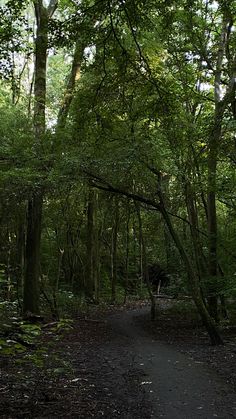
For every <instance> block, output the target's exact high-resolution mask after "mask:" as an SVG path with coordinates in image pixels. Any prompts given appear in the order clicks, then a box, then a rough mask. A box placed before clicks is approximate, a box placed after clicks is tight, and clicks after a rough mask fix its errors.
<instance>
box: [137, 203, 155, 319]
mask: <svg viewBox="0 0 236 419" xmlns="http://www.w3.org/2000/svg"><path fill="white" fill-rule="evenodd" d="M135 207H136V212H137V218H138V224H139V235H140V239H141V243H142V250H143V272H144V277H145V282H146V285H147V289H148V294H149V298H150V301H151V319H152V320H155V318H156V300H155V297H154V295H153V292H152V286H151V284H150V281H149V273H148V264H147V253H146V245H145V241H144V237H143V223H142V217H141V213H140V207H139V205H138V203H137V202H135Z"/></svg>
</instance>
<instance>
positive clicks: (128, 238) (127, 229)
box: [124, 202, 130, 302]
mask: <svg viewBox="0 0 236 419" xmlns="http://www.w3.org/2000/svg"><path fill="white" fill-rule="evenodd" d="M129 222H130V207H129V202H127V219H126V240H125V247H126V252H125V298H124V302H126V300H127V297H128V284H129V243H130V236H129Z"/></svg>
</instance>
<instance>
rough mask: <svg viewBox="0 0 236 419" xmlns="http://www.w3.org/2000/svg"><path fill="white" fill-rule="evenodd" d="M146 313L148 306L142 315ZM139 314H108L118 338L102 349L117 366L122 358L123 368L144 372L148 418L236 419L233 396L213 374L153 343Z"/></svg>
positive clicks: (163, 345) (143, 383) (163, 346)
mask: <svg viewBox="0 0 236 419" xmlns="http://www.w3.org/2000/svg"><path fill="white" fill-rule="evenodd" d="M146 311H147V309H146V308H144V309H142V310H141V313H142V314H143V315H145V313H146ZM137 316H140V310H137V311H130V312H127V311H126V312H123V313H119V314H115V315H112V316H110V318H109V320H108V323H109V325H110V326H111V328H112V329H113V332H114V336H115V337H114V339H113V341H112V342H111V343H109V344H108V345H106V347H105V348H104V351H105V352H106V356H107V359H110V360H111V359H112V358H113V359H114V354H115V353H117V354H116V356H115V358H116V366H117V357H119V355H120V364H122V363H123V364H126V367H127V365H129V366H130V370H131V371H132V369H133V370H135V368H137V369H139V370H141V372H142V375H141V377H142V378H141V379H140V380H141V382H140V383H139V385H140V386H143V387H144V388H145V394H146V395H145V398H146V399H147V398H148V399H149V400H150V404H151V406H152V409H151V413H149V414H150V416H149V414H148V412H147V416H143V417H144V419H146V418H147V417H152V418H167V419H195V418H202V419H210V418H215V417H218V418H221V419H229V418H236V399H235V395H234V394H232V392H231V390H230V389H229V388H228V386H227V384H226V383H224V382H223V381H222V380H221V379H220V378H219V377H218V375H217V374H216V373H215V372H214V370H212V369H210V368H208V367H204V366H203V365H202V364H201V363H199V362H194V361H193V360H192V359H190V358H189V357H188V356H187V355H184V354H182V353H180V352H179V351H178V350H177V349H175V348H173V347H172V346H170V345H168V344H163V343H160V342H158V341H157V340H155V339H154V338H153V337H152V336H150V334H149V333H148V332H146V331H145V330H143V328H142V326H141V325H140V324H139V323H138V321H137V319H136V317H137ZM222 362H224V360H222ZM118 369H119V366H118ZM117 385H118V386H119V382H118V383H117ZM126 417H130V416H128V415H127V416H126Z"/></svg>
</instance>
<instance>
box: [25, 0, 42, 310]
mask: <svg viewBox="0 0 236 419" xmlns="http://www.w3.org/2000/svg"><path fill="white" fill-rule="evenodd" d="M34 8H35V16H36V20H37V31H36V40H35V83H34V148H35V153H36V155H37V157H40V153H41V147H42V142H43V137H44V134H45V102H46V66H47V47H48V11H47V9H46V8H45V7H44V6H43V2H42V0H38V1H34ZM42 208H43V192H42V190H41V188H38V189H35V190H34V191H33V192H32V196H31V198H30V200H29V202H28V213H27V221H28V223H27V233H26V268H25V279H24V292H23V314H24V315H31V314H39V311H40V307H39V264H40V239H41V228H42V227H41V222H42Z"/></svg>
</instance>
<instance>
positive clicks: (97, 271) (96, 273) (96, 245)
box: [93, 190, 100, 303]
mask: <svg viewBox="0 0 236 419" xmlns="http://www.w3.org/2000/svg"><path fill="white" fill-rule="evenodd" d="M93 192H94V252H93V272H94V297H95V301H96V303H98V302H99V290H100V251H99V228H98V199H99V196H98V191H96V190H95V191H93Z"/></svg>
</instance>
